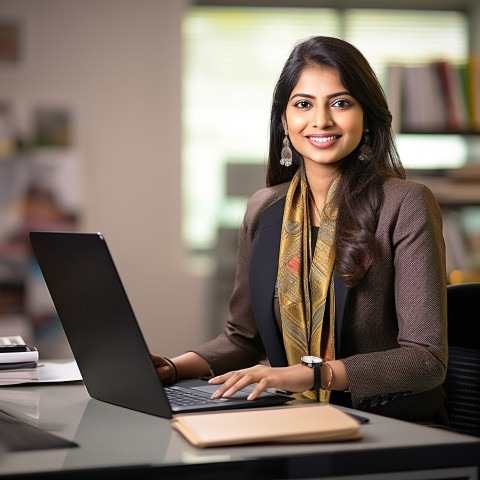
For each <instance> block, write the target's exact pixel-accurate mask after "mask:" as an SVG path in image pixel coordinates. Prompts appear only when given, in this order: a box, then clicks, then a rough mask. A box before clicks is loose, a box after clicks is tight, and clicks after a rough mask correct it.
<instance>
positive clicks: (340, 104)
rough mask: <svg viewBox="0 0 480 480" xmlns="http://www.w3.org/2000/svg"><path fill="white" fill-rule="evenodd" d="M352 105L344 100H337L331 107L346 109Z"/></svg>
mask: <svg viewBox="0 0 480 480" xmlns="http://www.w3.org/2000/svg"><path fill="white" fill-rule="evenodd" d="M351 105H352V102H351V101H350V100H346V99H343V98H341V99H338V100H335V101H334V102H333V103H332V107H338V108H348V107H350V106H351Z"/></svg>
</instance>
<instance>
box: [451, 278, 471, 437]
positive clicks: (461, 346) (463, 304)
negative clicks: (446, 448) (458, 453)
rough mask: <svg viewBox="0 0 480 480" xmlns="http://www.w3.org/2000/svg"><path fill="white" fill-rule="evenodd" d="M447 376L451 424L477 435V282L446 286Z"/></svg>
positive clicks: (460, 429) (457, 429)
mask: <svg viewBox="0 0 480 480" xmlns="http://www.w3.org/2000/svg"><path fill="white" fill-rule="evenodd" d="M447 301H448V350H449V361H448V368H447V377H446V379H445V382H444V384H443V387H444V389H445V392H446V394H447V398H446V400H445V407H446V410H447V414H448V417H449V419H450V423H451V427H452V428H453V429H454V430H456V431H457V432H459V433H466V434H469V435H476V436H480V283H465V284H457V285H448V287H447Z"/></svg>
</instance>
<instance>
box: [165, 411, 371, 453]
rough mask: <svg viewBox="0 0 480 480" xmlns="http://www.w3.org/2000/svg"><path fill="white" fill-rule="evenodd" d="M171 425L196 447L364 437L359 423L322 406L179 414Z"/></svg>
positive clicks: (342, 413)
mask: <svg viewBox="0 0 480 480" xmlns="http://www.w3.org/2000/svg"><path fill="white" fill-rule="evenodd" d="M172 425H173V427H174V428H176V429H177V430H178V431H179V432H180V433H181V434H182V435H183V436H184V437H185V438H186V439H187V440H188V441H189V442H190V443H192V444H193V445H195V446H196V447H201V448H203V447H217V446H222V445H239V444H246V443H265V442H274V443H299V442H302V443H304V442H336V441H344V440H357V439H360V438H362V437H363V434H362V432H361V431H360V424H359V423H358V422H357V420H355V419H354V418H352V417H350V416H349V415H347V414H346V413H344V412H342V411H341V410H339V409H338V408H336V407H333V406H331V405H325V404H320V405H319V404H316V405H308V406H289V407H280V408H269V409H265V408H263V409H258V410H236V411H227V412H215V413H193V414H183V415H178V416H176V417H175V418H173V420H172Z"/></svg>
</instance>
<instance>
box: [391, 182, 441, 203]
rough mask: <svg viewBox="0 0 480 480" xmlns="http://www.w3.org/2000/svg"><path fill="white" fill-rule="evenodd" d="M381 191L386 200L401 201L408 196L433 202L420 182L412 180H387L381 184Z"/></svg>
mask: <svg viewBox="0 0 480 480" xmlns="http://www.w3.org/2000/svg"><path fill="white" fill-rule="evenodd" d="M383 191H384V195H385V198H386V199H394V198H398V199H399V200H403V199H404V198H405V197H407V196H409V197H412V198H415V197H418V198H423V199H425V200H426V199H428V200H432V199H433V200H434V196H433V193H432V192H431V190H430V189H429V188H428V187H427V186H426V185H424V184H423V183H420V182H415V181H412V180H405V179H403V178H395V177H393V178H389V179H387V180H386V181H385V183H384V184H383Z"/></svg>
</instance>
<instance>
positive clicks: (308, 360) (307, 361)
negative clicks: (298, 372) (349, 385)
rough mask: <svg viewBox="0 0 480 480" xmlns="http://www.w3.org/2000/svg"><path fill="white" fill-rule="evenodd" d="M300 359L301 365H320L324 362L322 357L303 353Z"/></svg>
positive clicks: (311, 366)
mask: <svg viewBox="0 0 480 480" xmlns="http://www.w3.org/2000/svg"><path fill="white" fill-rule="evenodd" d="M300 361H301V362H302V365H305V366H306V367H310V368H313V366H314V365H319V366H320V367H321V366H322V365H323V363H324V361H323V358H320V357H314V356H313V355H305V356H304V357H302V358H301V359H300Z"/></svg>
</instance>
